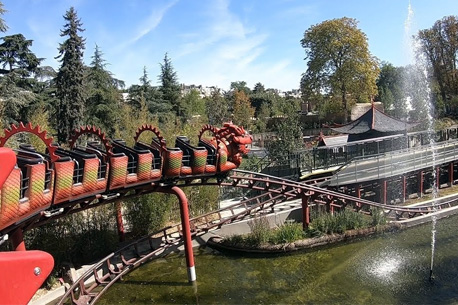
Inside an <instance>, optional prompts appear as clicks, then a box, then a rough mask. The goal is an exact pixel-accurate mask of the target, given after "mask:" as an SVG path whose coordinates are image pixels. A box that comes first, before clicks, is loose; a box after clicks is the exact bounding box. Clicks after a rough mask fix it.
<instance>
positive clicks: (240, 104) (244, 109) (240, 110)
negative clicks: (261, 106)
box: [233, 90, 255, 130]
mask: <svg viewBox="0 0 458 305" xmlns="http://www.w3.org/2000/svg"><path fill="white" fill-rule="evenodd" d="M254 112H255V109H254V108H253V107H251V104H250V100H249V98H248V96H247V95H246V94H245V92H244V91H238V90H235V92H234V113H233V115H234V116H233V120H234V123H235V124H237V125H240V126H243V127H245V129H247V130H249V129H250V127H251V119H252V118H253V117H254Z"/></svg>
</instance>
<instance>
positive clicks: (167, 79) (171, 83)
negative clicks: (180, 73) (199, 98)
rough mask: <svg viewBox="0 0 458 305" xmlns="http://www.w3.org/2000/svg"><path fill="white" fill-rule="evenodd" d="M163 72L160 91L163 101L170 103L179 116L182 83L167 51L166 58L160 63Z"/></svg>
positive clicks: (160, 78) (160, 76)
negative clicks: (179, 81)
mask: <svg viewBox="0 0 458 305" xmlns="http://www.w3.org/2000/svg"><path fill="white" fill-rule="evenodd" d="M160 66H161V74H160V75H159V83H160V87H159V91H160V92H161V94H162V103H164V104H168V105H170V107H171V111H172V112H173V113H174V114H175V115H177V116H179V114H180V84H179V83H178V77H177V73H176V71H175V70H174V69H173V66H172V60H171V59H170V58H169V57H168V54H167V53H165V56H164V60H163V62H162V63H161V64H160Z"/></svg>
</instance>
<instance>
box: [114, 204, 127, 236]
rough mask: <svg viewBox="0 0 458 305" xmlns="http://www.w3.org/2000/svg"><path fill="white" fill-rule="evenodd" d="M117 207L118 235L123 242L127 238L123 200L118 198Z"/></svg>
mask: <svg viewBox="0 0 458 305" xmlns="http://www.w3.org/2000/svg"><path fill="white" fill-rule="evenodd" d="M115 209H116V227H117V228H118V237H119V241H120V242H123V241H124V240H125V239H126V238H125V231H124V221H123V219H122V202H121V200H117V201H116V202H115Z"/></svg>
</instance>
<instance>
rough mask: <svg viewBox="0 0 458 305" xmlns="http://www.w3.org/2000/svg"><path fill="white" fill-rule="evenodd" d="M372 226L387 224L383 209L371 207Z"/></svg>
mask: <svg viewBox="0 0 458 305" xmlns="http://www.w3.org/2000/svg"><path fill="white" fill-rule="evenodd" d="M371 216H372V226H380V225H385V224H386V223H387V219H386V215H385V213H384V212H383V209H380V208H371Z"/></svg>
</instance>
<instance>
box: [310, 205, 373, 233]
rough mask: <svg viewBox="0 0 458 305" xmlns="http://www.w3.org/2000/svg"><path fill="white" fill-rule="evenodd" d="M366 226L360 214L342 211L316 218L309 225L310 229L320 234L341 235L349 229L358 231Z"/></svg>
mask: <svg viewBox="0 0 458 305" xmlns="http://www.w3.org/2000/svg"><path fill="white" fill-rule="evenodd" d="M365 226H366V222H365V220H364V216H363V215H362V214H360V213H357V212H354V211H351V210H343V211H341V212H338V213H335V215H331V214H322V215H320V216H317V217H316V218H315V219H313V221H312V222H311V224H310V229H311V230H313V231H317V232H320V233H322V234H333V233H343V232H345V231H346V230H350V229H360V228H363V227H365Z"/></svg>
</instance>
